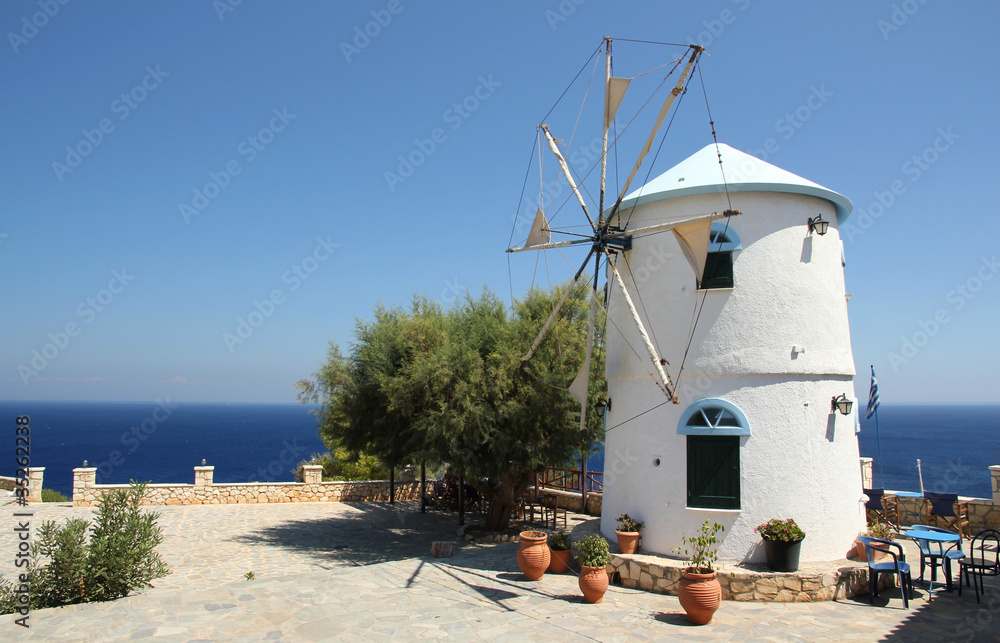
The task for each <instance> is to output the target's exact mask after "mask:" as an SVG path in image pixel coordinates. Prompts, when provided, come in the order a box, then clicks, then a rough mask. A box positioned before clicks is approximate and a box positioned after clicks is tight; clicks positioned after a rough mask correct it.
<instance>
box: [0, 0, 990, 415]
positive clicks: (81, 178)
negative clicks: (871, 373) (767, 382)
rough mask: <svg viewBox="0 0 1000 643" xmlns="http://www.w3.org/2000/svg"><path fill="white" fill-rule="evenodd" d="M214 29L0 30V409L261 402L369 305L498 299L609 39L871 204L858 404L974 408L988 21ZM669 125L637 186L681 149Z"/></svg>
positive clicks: (35, 13) (558, 10) (158, 14)
mask: <svg viewBox="0 0 1000 643" xmlns="http://www.w3.org/2000/svg"><path fill="white" fill-rule="evenodd" d="M222 6H226V7H228V6H229V5H228V3H227V0H220V1H219V2H216V3H214V4H213V2H211V1H209V0H188V1H177V2H170V3H150V2H102V3H84V2H69V3H68V4H66V5H62V4H59V3H58V2H56V0H50V1H49V2H48V3H46V1H45V0H43V1H42V2H38V1H37V0H35V1H33V2H20V1H17V2H15V1H9V2H4V3H3V4H2V5H0V33H3V34H4V41H3V43H0V87H2V89H3V96H4V100H3V101H2V102H0V127H2V130H3V139H2V142H3V147H2V152H0V306H2V307H3V308H2V309H3V321H2V332H0V397H2V398H4V399H14V400H17V399H51V400H58V399H77V400H87V399H90V400H150V399H153V398H163V397H164V396H169V397H170V398H171V399H172V400H179V401H260V402H272V401H273V402H291V401H294V399H295V389H294V387H293V382H295V381H296V380H298V379H300V378H303V377H307V376H309V375H310V374H311V373H312V372H313V371H314V370H315V369H316V367H317V365H318V363H319V361H320V360H321V359H322V358H323V356H324V354H325V351H326V345H327V341H328V340H334V341H337V342H339V343H340V344H342V345H346V344H347V343H348V342H349V341H350V338H351V335H352V330H353V327H354V320H355V318H356V317H367V316H368V315H369V314H370V312H371V310H372V308H373V306H374V305H375V304H376V303H377V302H378V301H383V302H386V303H394V302H405V301H407V300H408V299H409V298H410V296H411V293H413V292H418V293H424V294H427V295H429V296H432V297H435V298H442V299H443V300H444V301H445V302H447V301H450V300H452V299H453V298H454V297H455V296H456V294H455V293H456V292H457V293H461V292H464V290H465V289H466V288H468V289H471V290H472V291H473V292H478V291H479V290H480V289H481V288H482V287H483V286H484V285H485V286H489V287H490V288H492V289H494V290H495V291H497V292H499V293H501V294H503V295H504V296H505V297H507V296H508V293H509V286H508V268H507V255H506V254H505V253H504V250H505V248H506V247H507V241H508V237H509V235H510V232H511V219H510V216H511V214H512V213H513V211H514V209H515V207H516V205H517V202H518V201H517V200H518V196H519V193H520V189H521V184H522V180H523V177H524V172H525V164H526V161H527V158H528V155H529V153H530V150H531V145H532V142H533V140H534V134H535V129H534V128H535V126H536V125H537V124H538V123H539V121H540V119H541V118H542V116H543V115H544V114H545V112H546V111H547V110H548V109H549V107H550V106H551V105H552V104H553V102H554V101H555V99H556V98H557V97H558V95H559V93H560V92H561V91H562V90H563V89H564V88H565V86H566V84H567V83H568V82H569V80H570V79H571V78H572V77H573V75H574V74H575V73H576V72H577V70H578V69H579V68H580V66H581V65H582V64H583V63H584V62H585V61H586V59H587V57H588V56H589V55H590V54H591V52H592V51H593V50H594V49H596V48H597V46H598V45H599V44H600V40H601V38H602V36H605V35H609V36H612V37H617V38H635V39H647V40H658V41H669V42H689V41H692V40H694V41H698V40H700V41H701V44H704V45H705V46H706V47H707V50H708V52H709V54H710V57H707V58H706V59H705V61H704V67H703V72H704V77H705V82H706V84H707V86H708V91H709V97H710V101H711V105H712V110H713V115H714V118H715V121H716V127H717V129H718V132H719V137H720V140H721V141H723V142H726V143H729V144H730V145H732V146H734V147H736V148H738V149H742V150H745V151H748V152H754V151H755V150H757V149H762V148H763V147H764V146H765V143H766V142H767V141H768V139H773V142H772V144H771V146H770V147H771V149H772V150H774V151H773V152H772V153H770V154H769V157H768V159H767V160H768V161H769V162H773V163H775V164H776V165H778V166H780V167H783V168H785V169H787V170H790V171H792V172H795V173H796V174H799V175H801V176H804V177H806V178H809V179H812V180H814V181H816V182H818V183H821V184H823V185H825V186H827V187H830V188H831V189H834V190H837V191H839V192H841V193H842V194H845V195H846V196H848V197H849V198H850V199H852V200H853V201H854V203H855V214H854V215H853V216H852V218H851V219H850V223H852V224H859V223H860V222H861V219H860V217H859V215H860V214H861V213H862V212H870V206H871V205H872V204H873V203H878V201H877V198H876V193H879V192H886V191H890V192H891V190H892V187H893V182H895V181H898V182H899V183H897V184H896V188H897V192H898V194H897V195H895V196H894V200H893V202H892V204H891V205H890V206H888V207H887V208H885V211H884V213H882V216H880V217H879V218H876V219H872V220H871V221H870V222H867V223H870V225H868V227H867V229H862V228H860V227H859V228H857V229H856V230H855V232H856V234H854V235H851V234H848V232H846V231H842V234H843V235H844V236H845V244H846V250H847V258H848V265H847V283H848V291H849V292H851V293H853V299H852V300H851V302H850V313H851V329H852V340H853V349H854V355H855V358H856V362H857V366H858V371H859V375H858V380H857V385H856V386H857V391H858V393H859V395H860V396H862V397H863V396H864V395H865V393H866V392H867V388H868V386H867V384H868V371H867V369H868V365H869V364H874V365H875V367H876V370H877V372H878V375H879V379H880V384H881V390H882V399H883V401H884V402H886V403H890V402H930V403H935V402H991V403H997V402H1000V393H998V380H1000V378H998V375H997V363H998V362H1000V339H998V333H997V332H996V327H997V323H998V321H997V320H998V319H1000V303H998V302H1000V276H998V275H997V274H996V272H997V270H1000V267H997V266H996V265H993V264H991V263H990V262H991V261H992V260H993V258H994V257H996V256H997V254H998V248H997V234H996V222H995V217H996V215H997V212H996V210H997V208H996V206H995V205H994V204H992V203H991V202H990V198H992V197H991V195H992V194H993V192H994V185H995V182H996V172H997V170H998V166H997V161H996V150H997V148H998V146H1000V145H998V144H1000V140H998V128H997V125H996V114H997V107H996V106H997V104H998V103H1000V95H998V89H997V88H998V84H997V78H1000V64H998V62H997V61H998V58H997V56H996V51H995V36H996V28H997V25H998V24H1000V7H998V5H996V4H995V3H992V2H967V3H959V4H954V3H945V2H938V1H935V0H924V1H918V0H908V1H907V2H895V3H894V2H862V1H849V2H837V3H808V5H806V4H794V5H793V4H791V3H780V4H779V6H775V5H774V3H764V2H761V1H759V0H739V1H731V0H715V1H712V2H698V3H694V2H689V3H683V4H682V3H676V2H671V3H664V2H615V3H611V2H598V1H597V0H586V1H582V0H576V2H571V1H570V0H562V2H558V1H557V0H551V1H548V2H545V1H543V2H524V1H510V2H502V3H480V2H477V3H457V2H455V3H443V2H419V1H415V0H399V2H388V1H384V0H378V1H374V2H372V1H366V2H356V3H339V2H337V3H335V2H318V1H317V2H297V3H278V2H251V1H244V2H242V3H241V4H239V5H237V6H235V7H232V9H233V10H232V11H225V12H221V9H220V7H222ZM793 7H794V8H793ZM894 7H896V9H894ZM46 8H48V11H49V12H50V13H54V14H55V15H52V16H47V15H44V11H45V10H46ZM56 9H58V10H57V11H56ZM392 11H395V13H392ZM894 11H895V14H894ZM220 12H221V15H220ZM373 12H374V14H373ZM377 20H381V21H382V23H383V24H378V22H373V21H377ZM32 23H34V24H32ZM366 28H367V30H368V31H369V33H374V34H376V35H374V36H373V37H370V38H368V39H367V40H366V39H364V38H360V37H358V36H357V34H358V32H359V31H360V32H364V30H365V29H366ZM356 38H357V39H356ZM352 47H353V49H352ZM622 50H627V48H626V47H625V46H624V45H623V46H622ZM619 51H621V50H619ZM633 51H634V52H636V54H637V55H639V56H640V57H641V56H648V59H647V60H645V61H643V60H640V63H642V62H649V63H650V64H649V65H647V67H652V66H653V65H654V64H656V58H655V56H656V55H659V54H658V53H657V52H656V51H652V50H650V49H648V48H645V49H644V48H641V47H638V46H636V47H634V49H633ZM641 66H642V65H641V64H639V65H637V66H636V69H638V68H639V67H641ZM814 90H818V91H820V92H822V93H823V94H824V99H823V101H822V102H819V101H818V99H813V101H812V105H813V107H810V108H808V110H806V108H805V107H803V106H808V105H809V102H808V101H809V97H810V95H813V93H814ZM477 91H478V94H479V98H480V99H481V100H478V101H477V102H478V105H476V108H475V110H474V111H464V112H458V111H456V110H454V108H453V105H454V104H455V103H461V102H462V101H463V100H464V99H466V98H467V97H469V96H472V95H475V94H476V92H477ZM694 99H697V100H700V97H694ZM470 104H474V102H470ZM694 105H695V104H694V103H692V105H688V106H685V107H691V106H694ZM800 108H801V109H802V110H806V111H801V112H800V114H806V115H807V116H808V120H807V121H805V122H801V123H798V124H799V125H800V126H799V127H794V126H789V124H788V123H789V121H788V120H787V118H786V115H787V114H792V115H793V117H794V114H795V112H796V110H798V109H800ZM694 113H695V114H697V113H698V112H697V111H696V112H694ZM698 118H699V119H700V120H697V121H692V122H698V123H700V125H699V127H701V129H700V130H698V131H693V130H692V131H691V132H687V131H685V132H683V133H681V135H679V136H677V137H676V138H674V139H673V140H672V141H671V144H670V145H668V146H667V147H666V148H665V149H664V150H663V151H662V152H661V154H660V157H659V158H658V160H657V169H656V170H654V175H655V174H656V173H659V172H662V171H664V170H666V169H667V168H669V167H670V166H672V165H674V164H675V163H677V162H679V161H680V160H682V159H684V158H686V157H687V156H689V155H690V154H691V153H693V152H695V151H696V150H697V149H699V148H700V147H702V146H703V145H705V144H707V143H708V142H710V138H709V137H708V135H707V125H705V124H704V123H705V121H706V120H707V119H704V118H703V117H698ZM783 119H784V120H783ZM555 125H556V124H555V123H553V126H554V127H555ZM560 126H562V127H565V125H563V124H561V123H560ZM588 126H589V125H588ZM436 128H440V129H441V130H442V131H441V132H439V136H438V141H437V142H436V143H434V150H433V152H432V153H430V154H429V155H428V156H427V158H426V160H425V161H424V162H423V163H422V164H421V165H420V166H419V167H417V168H415V169H414V171H413V173H412V175H410V176H407V177H405V179H404V180H402V181H399V182H395V183H394V184H393V185H391V186H390V185H389V183H388V182H387V180H386V176H385V173H386V172H387V171H393V172H395V171H398V169H399V168H398V165H399V161H398V157H399V156H400V155H408V154H410V153H411V152H413V151H414V150H415V149H417V143H415V140H423V139H427V138H429V137H431V136H432V133H433V132H434V130H435V129H436ZM102 130H103V131H102ZM262 130H264V131H263V132H262ZM941 132H945V133H946V134H947V136H946V137H942V135H941ZM587 136H588V137H589V136H590V135H587ZM424 145H425V146H426V145H428V144H427V143H424ZM935 145H937V150H935V149H934V146H935ZM67 146H69V148H70V151H67ZM928 150H930V151H928ZM914 156H917V157H918V158H919V157H923V158H922V159H921V160H920V162H919V164H918V163H915V162H914V161H913V157H914ZM213 177H214V178H213ZM211 183H214V185H210V184H211ZM206 185H208V187H207V189H206ZM196 190H199V191H201V193H202V194H203V195H206V194H207V196H203V197H198V196H197V195H196ZM883 199H887V197H886V196H885V195H883ZM182 205H184V206H185V208H182V207H181V206H182ZM876 211H878V208H876ZM521 236H523V235H521ZM984 261H985V262H986V263H984ZM515 264H516V265H515V271H514V278H513V290H514V293H515V295H517V294H519V293H522V292H523V291H524V290H525V289H526V288H527V287H528V285H529V283H530V268H533V263H532V262H531V260H530V259H527V258H524V256H522V257H521V258H519V259H518V260H517V261H515ZM553 265H555V264H553ZM554 276H555V277H556V278H558V279H560V280H561V279H565V278H568V277H569V276H570V271H569V269H566V268H563V272H562V273H559V274H555V275H554ZM970 280H971V282H970ZM959 286H961V287H962V288H963V289H964V291H965V293H966V294H964V295H963V294H961V293H960V292H959V291H958V290H957V288H958V287H959ZM972 289H975V290H976V291H975V292H972V291H971V290H972ZM115 291H117V292H115ZM272 294H273V295H274V301H270V302H267V303H265V302H266V301H267V300H269V298H271V297H272ZM258 303H259V304H260V306H257V304H258ZM258 308H259V309H261V310H263V312H261V313H258V314H259V315H260V316H259V317H254V319H253V320H254V321H257V322H262V323H259V325H258V326H257V327H256V328H253V329H250V328H249V327H247V328H244V329H242V330H243V335H244V336H245V337H244V338H243V342H242V343H238V344H237V343H235V342H233V341H232V340H231V341H230V342H229V343H228V345H227V342H226V340H225V334H226V333H230V334H231V335H232V336H234V337H238V331H239V330H240V329H239V328H238V318H241V317H242V318H243V319H244V320H248V319H249V317H250V315H251V313H254V311H255V310H258ZM939 311H943V312H939ZM264 313H269V314H268V315H266V316H265V314H264ZM935 315H938V317H939V319H938V320H937V321H934V322H933V323H931V320H934V318H935ZM942 315H943V316H942ZM942 320H944V321H942ZM935 323H936V324H937V327H936V328H935V327H934V324H935ZM921 324H923V325H924V326H925V327H926V328H927V330H925V331H922V330H921ZM67 325H70V327H69V330H70V331H71V332H72V333H73V334H66V335H62V334H61V333H66V328H67ZM249 330H252V333H248V332H247V331H249ZM920 332H927V333H928V335H929V336H928V338H927V341H926V343H924V342H923V339H924V338H923V337H922V336H920V335H919V334H918V333H920ZM50 334H51V337H50ZM915 334H918V335H917V337H916V340H917V342H918V343H920V344H925V345H922V346H919V347H913V348H912V350H911V349H908V348H907V347H906V346H905V342H904V338H910V339H909V341H913V338H914V335H915ZM48 344H52V346H51V347H49V348H47V349H46V346H47V345H48ZM33 351H39V355H40V356H42V359H43V360H44V363H43V361H40V360H38V359H35V364H34V366H41V368H37V369H36V368H33V365H32V360H33V358H34V357H35V356H34V353H33ZM904 351H905V352H904ZM43 352H47V354H48V357H51V359H48V358H46V357H45V355H44V354H43ZM891 352H894V353H897V354H899V355H900V356H901V357H905V356H906V355H910V357H908V358H906V359H907V361H906V362H905V363H903V362H899V361H894V360H892V359H891V358H890V357H889V353H891ZM22 365H23V366H24V367H26V368H28V369H31V370H32V371H34V372H35V373H36V374H35V375H30V374H29V375H28V381H27V384H25V382H24V377H23V376H24V374H25V371H24V370H23V369H22V371H21V372H19V366H22Z"/></svg>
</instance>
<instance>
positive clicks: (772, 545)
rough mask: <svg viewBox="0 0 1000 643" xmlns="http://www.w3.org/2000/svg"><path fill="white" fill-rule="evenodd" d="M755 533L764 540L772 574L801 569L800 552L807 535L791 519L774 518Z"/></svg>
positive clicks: (755, 529) (768, 565) (755, 528)
mask: <svg viewBox="0 0 1000 643" xmlns="http://www.w3.org/2000/svg"><path fill="white" fill-rule="evenodd" d="M754 531H756V532H757V533H758V534H760V537H761V538H763V539H764V553H765V555H766V556H767V568H768V569H770V570H771V571H772V572H794V571H795V570H797V569H798V568H799V552H800V550H801V548H802V539H803V538H805V537H806V534H805V532H804V531H802V529H801V528H800V527H799V526H798V525H797V524H795V521H794V520H792V519H791V518H786V519H785V520H781V519H780V518H772V519H771V520H768V521H767V522H765V523H764V524H763V525H758V526H757V527H754Z"/></svg>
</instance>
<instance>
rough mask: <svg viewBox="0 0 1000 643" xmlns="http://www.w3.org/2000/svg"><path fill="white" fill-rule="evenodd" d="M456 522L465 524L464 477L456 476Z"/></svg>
mask: <svg viewBox="0 0 1000 643" xmlns="http://www.w3.org/2000/svg"><path fill="white" fill-rule="evenodd" d="M458 524H460V525H464V524H465V478H463V477H462V476H459V477H458Z"/></svg>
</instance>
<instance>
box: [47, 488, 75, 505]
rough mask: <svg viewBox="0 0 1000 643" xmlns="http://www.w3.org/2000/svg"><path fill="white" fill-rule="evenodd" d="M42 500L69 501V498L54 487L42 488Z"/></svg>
mask: <svg viewBox="0 0 1000 643" xmlns="http://www.w3.org/2000/svg"><path fill="white" fill-rule="evenodd" d="M42 502H69V498H67V497H66V496H64V495H62V494H61V493H59V492H58V491H56V490H55V489H42Z"/></svg>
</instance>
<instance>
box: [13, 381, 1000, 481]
mask: <svg viewBox="0 0 1000 643" xmlns="http://www.w3.org/2000/svg"><path fill="white" fill-rule="evenodd" d="M158 405H161V406H158ZM163 405H167V406H169V408H167V409H166V410H162V406H163ZM858 405H859V407H860V408H859V409H858V411H859V413H860V423H861V433H860V434H859V435H858V446H859V453H860V455H861V457H872V458H875V466H874V470H873V474H874V476H873V478H874V479H873V485H874V486H876V487H879V486H884V487H885V488H887V489H895V490H899V491H919V489H920V484H919V476H918V473H917V469H916V460H917V458H920V459H921V466H922V470H923V476H924V487H925V489H927V490H941V491H950V492H954V493H959V494H960V495H963V496H972V497H986V498H989V497H991V494H992V491H991V487H990V479H989V470H988V468H987V467H988V466H990V465H995V464H1000V419H998V418H1000V414H998V413H996V410H998V409H1000V404H989V403H982V404H978V403H977V404H972V403H942V404H933V403H922V404H890V403H883V404H881V406H880V407H879V430H878V432H876V430H875V422H874V418H873V419H871V420H866V419H865V418H864V412H865V410H864V401H863V400H859V402H858ZM317 408H319V407H318V405H314V404H309V405H306V404H301V403H297V402H180V401H174V400H168V399H164V400H161V401H157V400H150V401H125V400H123V401H114V402H109V401H97V400H51V401H42V400H23V401H9V400H3V401H0V414H2V416H5V417H8V419H9V420H10V421H13V419H14V417H15V416H16V415H29V416H30V417H31V421H32V427H33V432H32V451H31V453H32V457H31V464H32V466H43V467H46V471H45V482H44V486H45V487H46V488H51V489H55V490H56V491H59V492H60V493H63V494H65V495H67V496H68V495H70V493H71V491H72V469H73V468H75V467H79V466H81V465H82V464H83V461H84V460H87V461H88V464H89V466H93V467H98V470H99V473H98V475H99V482H102V483H114V484H122V483H127V482H128V481H129V480H130V479H133V478H135V479H139V480H149V481H151V482H152V483H191V482H193V476H194V474H193V467H194V466H196V465H200V464H201V461H202V459H204V460H205V461H206V463H207V464H210V465H214V466H215V467H216V468H215V481H216V482H218V483H231V482H250V481H260V482H290V481H292V480H293V479H294V474H293V473H292V470H293V469H294V466H295V465H296V464H297V463H298V462H300V461H302V460H304V459H307V458H308V457H309V456H310V455H312V454H313V453H320V452H325V451H326V448H325V446H324V445H323V443H322V440H321V439H320V437H319V434H318V428H317V424H316V420H317V418H316V416H315V415H314V414H313V413H312V411H313V410H315V409H317ZM157 409H161V410H159V411H157ZM934 409H938V410H937V411H935V410H934ZM959 409H961V410H959ZM167 410H168V411H170V413H169V414H167V412H166V411H167ZM908 410H909V412H908ZM154 412H156V414H155V416H154ZM156 417H158V418H159V420H160V421H157V420H156V419H155V418H156ZM143 422H145V423H146V424H145V425H143ZM143 427H145V428H143ZM133 429H134V430H133ZM147 433H148V435H146V434H147ZM942 438H944V439H942ZM879 441H881V448H882V455H883V457H884V458H885V460H884V462H882V463H881V464H882V466H881V467H880V466H879V464H880V463H879V460H878V448H879ZM5 442H6V441H5ZM970 447H971V448H970ZM13 449H14V444H13V440H10V441H9V443H3V444H0V457H5V458H7V460H8V461H13V455H14V454H13ZM116 452H117V453H116ZM603 457H604V453H603V446H602V447H601V448H599V449H598V451H597V452H595V453H594V454H592V455H591V456H590V457H589V458H588V468H589V469H590V470H591V471H601V470H603V464H604V463H603ZM576 466H577V467H578V466H579V465H576ZM12 474H13V467H11V474H10V475H12ZM0 475H8V474H6V473H4V472H0Z"/></svg>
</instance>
